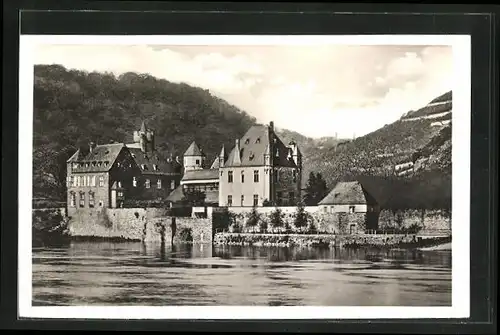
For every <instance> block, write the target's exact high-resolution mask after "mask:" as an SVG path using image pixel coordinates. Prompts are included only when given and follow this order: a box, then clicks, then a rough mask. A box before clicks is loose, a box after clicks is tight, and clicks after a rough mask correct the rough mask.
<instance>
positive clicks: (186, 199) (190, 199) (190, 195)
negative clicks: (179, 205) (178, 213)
mask: <svg viewBox="0 0 500 335" xmlns="http://www.w3.org/2000/svg"><path fill="white" fill-rule="evenodd" d="M205 197H206V195H205V193H203V192H202V191H199V190H190V191H188V190H185V191H184V196H183V198H182V202H183V203H184V204H186V205H189V206H203V205H204V204H205Z"/></svg>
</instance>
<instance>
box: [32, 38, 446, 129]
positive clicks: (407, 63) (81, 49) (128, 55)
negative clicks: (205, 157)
mask: <svg viewBox="0 0 500 335" xmlns="http://www.w3.org/2000/svg"><path fill="white" fill-rule="evenodd" d="M33 56H34V61H35V64H60V65H63V66H65V67H66V68H71V69H78V70H85V71H90V72H91V71H99V72H105V71H106V72H113V73H115V74H116V75H119V74H121V73H125V72H138V73H149V74H151V75H153V76H155V77H157V78H163V79H166V80H169V81H171V82H184V83H187V84H190V85H193V86H198V87H202V88H204V89H208V90H210V92H211V93H212V94H214V95H217V96H219V97H221V98H223V99H225V100H227V101H228V102H229V103H231V104H233V105H235V106H237V107H239V108H240V109H242V110H245V111H246V112H247V113H248V114H250V115H252V116H254V117H255V118H256V119H257V121H258V122H262V123H269V122H270V121H273V122H274V124H275V126H276V127H277V128H286V129H290V130H294V131H297V132H299V133H301V134H303V135H306V136H309V137H314V138H317V137H323V136H338V137H341V138H352V137H358V136H362V135H365V134H367V133H369V132H372V131H374V130H376V129H378V128H380V127H382V126H384V125H385V124H388V123H391V122H394V121H395V120H397V119H398V118H399V117H401V115H402V114H404V113H406V112H408V111H409V110H412V109H418V108H420V107H423V106H425V105H426V104H427V103H428V102H429V101H430V100H432V99H433V98H435V97H437V96H439V95H441V94H443V93H445V92H447V91H450V90H451V87H452V80H453V58H452V47H451V46H445V45H443V46H440V45H438V46H435V45H433V46H422V45H416V46H412V45H345V44H344V45H334V44H324V45H303V46H299V45H262V46H255V45H252V46H238V45H219V46H218V45H147V44H144V45H122V44H119V45H102V44H96V45H89V44H80V45H58V44H50V45H49V44H45V45H39V46H38V47H37V48H36V49H35V51H34V55H33Z"/></svg>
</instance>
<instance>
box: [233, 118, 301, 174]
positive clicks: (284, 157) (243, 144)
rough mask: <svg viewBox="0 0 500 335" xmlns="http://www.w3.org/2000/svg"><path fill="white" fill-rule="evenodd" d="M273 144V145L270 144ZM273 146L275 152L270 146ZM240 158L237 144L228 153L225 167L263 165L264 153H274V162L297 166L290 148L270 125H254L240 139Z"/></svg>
mask: <svg viewBox="0 0 500 335" xmlns="http://www.w3.org/2000/svg"><path fill="white" fill-rule="evenodd" d="M270 144H271V145H270ZM271 146H272V147H273V152H272V153H270V152H269V148H270V147H271ZM239 149H240V150H239V155H240V156H239V158H240V159H239V160H238V156H236V155H238V153H237V148H236V145H235V147H234V148H233V149H232V150H231V153H230V154H229V155H228V159H227V161H226V163H225V166H224V167H230V166H239V165H241V166H262V165H264V154H266V153H270V154H271V155H272V159H273V164H274V165H275V166H282V167H296V165H295V163H294V161H293V159H292V157H291V155H290V158H288V156H289V150H290V149H289V148H288V147H287V146H286V145H284V144H283V142H282V141H281V140H280V139H279V137H278V136H277V135H276V134H275V133H274V132H273V131H270V129H269V127H268V126H265V125H256V126H252V127H251V128H250V129H249V130H248V131H247V132H246V134H245V135H244V136H243V137H242V138H241V139H240V141H239Z"/></svg>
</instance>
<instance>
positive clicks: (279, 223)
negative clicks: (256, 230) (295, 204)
mask: <svg viewBox="0 0 500 335" xmlns="http://www.w3.org/2000/svg"><path fill="white" fill-rule="evenodd" d="M269 219H270V221H271V226H272V227H273V228H281V227H283V226H284V225H285V222H284V220H283V212H282V211H281V209H279V208H276V209H275V210H274V211H272V212H271V215H270V218H269Z"/></svg>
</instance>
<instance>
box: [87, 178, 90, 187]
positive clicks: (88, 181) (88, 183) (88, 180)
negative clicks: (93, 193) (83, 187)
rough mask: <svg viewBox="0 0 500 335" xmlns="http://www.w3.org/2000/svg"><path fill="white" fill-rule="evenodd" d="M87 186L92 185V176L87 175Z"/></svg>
mask: <svg viewBox="0 0 500 335" xmlns="http://www.w3.org/2000/svg"><path fill="white" fill-rule="evenodd" d="M87 186H90V176H87Z"/></svg>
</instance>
